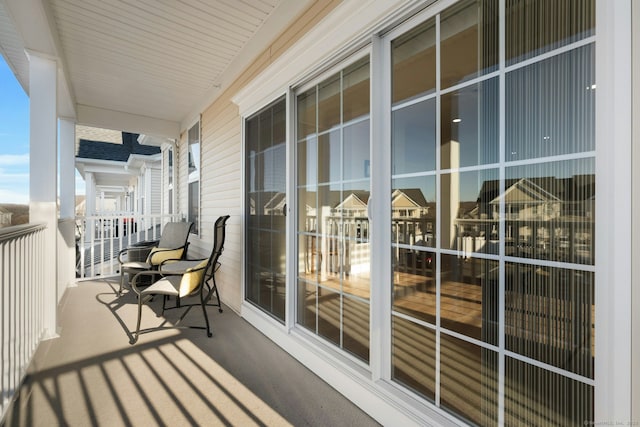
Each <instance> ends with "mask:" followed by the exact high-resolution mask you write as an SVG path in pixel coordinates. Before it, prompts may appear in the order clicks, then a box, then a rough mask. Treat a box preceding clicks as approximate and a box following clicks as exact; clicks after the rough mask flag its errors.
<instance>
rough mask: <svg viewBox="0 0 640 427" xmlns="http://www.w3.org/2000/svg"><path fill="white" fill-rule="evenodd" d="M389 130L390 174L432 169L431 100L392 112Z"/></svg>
mask: <svg viewBox="0 0 640 427" xmlns="http://www.w3.org/2000/svg"><path fill="white" fill-rule="evenodd" d="M391 127H392V136H391V156H392V165H391V170H392V172H393V173H394V174H404V173H412V172H423V171H432V170H435V168H436V100H435V98H433V99H428V100H426V101H422V102H420V103H417V104H414V105H411V106H409V107H404V108H401V109H398V110H396V111H394V112H393V113H392V115H391Z"/></svg>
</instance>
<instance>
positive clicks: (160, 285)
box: [140, 276, 181, 296]
mask: <svg viewBox="0 0 640 427" xmlns="http://www.w3.org/2000/svg"><path fill="white" fill-rule="evenodd" d="M180 279H181V277H180V276H167V277H163V278H162V279H160V280H158V281H157V282H154V283H153V284H152V285H151V286H149V287H148V288H146V289H143V290H142V291H141V292H140V294H141V295H152V294H160V295H169V296H178V289H179V288H180Z"/></svg>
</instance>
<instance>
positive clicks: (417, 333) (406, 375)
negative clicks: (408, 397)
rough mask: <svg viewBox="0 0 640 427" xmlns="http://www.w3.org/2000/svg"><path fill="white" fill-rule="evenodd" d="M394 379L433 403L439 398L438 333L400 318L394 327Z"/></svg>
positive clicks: (392, 356) (392, 342)
mask: <svg viewBox="0 0 640 427" xmlns="http://www.w3.org/2000/svg"><path fill="white" fill-rule="evenodd" d="M391 358H392V361H391V363H392V373H391V375H392V378H393V379H394V380H395V381H398V382H400V383H402V384H405V385H406V386H408V387H410V388H412V389H413V390H415V391H417V392H418V393H420V394H422V395H423V396H426V397H427V398H428V399H429V400H431V401H433V400H435V398H436V392H435V382H436V381H435V378H436V367H435V361H436V335H435V331H434V330H433V329H430V328H425V327H424V326H420V325H418V324H415V323H413V322H410V321H408V320H405V319H402V318H400V317H397V316H393V317H392V325H391Z"/></svg>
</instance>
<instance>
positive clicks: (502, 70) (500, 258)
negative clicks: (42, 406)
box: [387, 2, 595, 423]
mask: <svg viewBox="0 0 640 427" xmlns="http://www.w3.org/2000/svg"><path fill="white" fill-rule="evenodd" d="M505 21H506V17H505V5H504V2H500V20H499V26H500V42H499V44H500V47H499V49H500V61H499V64H498V65H499V69H498V71H495V72H491V73H488V74H486V75H481V76H480V77H476V78H475V79H472V80H468V81H464V82H463V83H460V84H457V85H454V86H452V87H449V88H446V89H445V90H442V89H441V87H440V81H441V79H440V46H441V40H440V31H441V29H440V15H436V16H435V26H436V45H435V48H436V88H435V92H431V93H427V94H426V95H423V96H419V97H416V98H410V99H408V100H406V101H401V102H399V103H397V104H394V105H393V106H392V107H391V111H392V112H396V111H402V110H403V109H405V108H408V107H410V106H413V105H416V104H419V103H421V102H424V101H426V100H430V99H435V100H436V120H435V125H436V130H435V141H436V144H435V155H436V169H435V170H434V171H424V172H414V173H399V174H396V173H394V172H392V177H391V178H392V180H396V179H404V178H416V177H425V176H435V178H436V189H435V194H436V206H441V205H442V194H441V191H442V185H441V178H442V175H445V174H449V173H453V172H456V173H457V172H467V171H482V170H492V169H497V170H498V173H499V184H500V194H505V191H506V185H505V182H506V179H507V178H506V171H507V169H508V168H510V167H515V166H521V165H527V166H530V165H532V164H541V165H542V164H551V163H555V162H559V161H562V160H579V159H595V151H593V150H592V151H586V152H576V153H570V154H562V155H552V156H546V157H539V158H530V159H524V160H515V161H508V160H507V159H506V153H505V145H506V131H505V122H506V112H505V101H506V95H505V94H506V87H505V80H506V77H507V75H508V74H509V73H510V72H513V71H514V70H518V69H520V68H523V67H526V66H530V65H533V64H537V63H541V62H542V61H545V60H547V59H550V58H555V57H558V56H559V55H561V54H563V53H568V52H574V51H575V50H576V49H578V48H580V47H583V46H592V45H593V44H595V37H593V36H591V37H587V38H585V39H582V40H578V41H576V42H573V43H570V44H567V45H564V46H561V47H559V48H557V49H554V50H551V51H548V52H544V53H542V54H540V55H538V56H535V57H533V58H529V59H526V60H524V61H522V62H518V63H515V64H510V65H509V66H508V67H507V66H506V61H505V54H504V51H505ZM387 47H390V45H389V44H387ZM495 77H498V78H499V108H500V112H499V150H500V153H499V162H498V163H491V164H486V165H484V164H482V165H475V166H468V167H459V168H450V169H440V167H441V165H440V159H441V152H440V148H441V134H440V130H441V129H440V128H441V117H440V112H441V104H440V99H441V97H442V96H443V95H445V94H447V93H451V92H454V91H456V90H459V89H462V88H466V87H469V86H472V85H474V84H477V83H479V82H482V81H488V80H490V79H492V78H495ZM505 213H506V210H505V200H504V197H503V198H502V200H501V201H500V205H499V218H500V220H499V222H498V225H499V236H500V247H499V252H498V253H497V254H480V253H474V254H473V257H474V258H479V259H492V260H495V261H497V262H498V263H499V269H500V272H501V273H500V278H499V298H500V301H499V316H500V317H499V342H498V345H492V344H490V343H486V342H484V341H482V340H477V339H474V338H472V337H468V336H465V335H463V334H460V333H457V332H455V331H451V330H448V329H447V328H444V327H442V325H441V314H442V312H441V310H442V306H441V293H442V288H441V281H442V275H441V268H442V262H441V258H442V255H456V254H457V253H458V251H455V250H449V249H443V248H442V242H441V238H442V236H441V233H440V230H441V224H442V222H441V221H442V216H441V209H440V208H438V209H437V210H436V224H437V226H436V246H435V247H429V248H428V249H425V248H421V247H420V248H416V247H414V246H411V245H406V244H402V243H395V242H391V243H392V248H393V249H394V250H396V249H398V248H399V249H417V250H418V251H420V252H428V253H433V254H435V257H436V260H437V263H436V272H435V279H436V280H435V283H436V312H437V316H436V318H435V322H434V323H432V322H428V321H424V320H421V319H417V318H415V317H413V316H410V315H407V314H405V313H403V312H401V311H397V310H396V309H392V315H393V317H394V318H401V319H404V320H407V321H410V322H413V323H416V324H418V325H421V326H423V327H426V328H429V329H432V330H434V331H435V334H436V345H435V348H436V354H435V356H436V374H435V403H436V405H438V406H439V405H440V403H441V394H440V393H441V384H440V379H441V378H440V366H441V365H440V364H441V339H440V337H441V335H440V334H441V332H445V333H446V334H447V335H448V336H453V337H455V338H457V339H459V340H462V341H466V342H469V343H472V344H474V345H477V346H478V347H481V348H485V349H488V350H492V351H495V352H496V353H497V354H498V357H499V362H498V363H499V367H498V373H499V375H498V377H499V384H498V388H499V395H498V412H499V413H498V414H497V416H498V419H497V420H498V421H499V422H500V423H504V411H505V401H504V397H505V396H504V395H505V384H504V381H505V375H504V374H505V359H506V358H507V357H510V358H513V359H516V360H519V361H521V362H525V363H527V364H529V365H531V366H534V367H537V368H541V369H543V370H545V371H548V372H553V373H554V374H557V375H560V376H563V377H566V378H569V379H571V380H574V381H577V382H578V383H582V384H585V385H587V386H591V387H593V386H594V380H593V379H592V378H589V377H586V376H583V375H579V374H576V373H574V372H571V371H567V370H563V369H560V368H558V367H555V366H553V365H549V364H546V363H544V362H541V361H539V360H537V359H533V358H530V357H527V356H525V355H522V354H518V353H514V352H512V351H509V350H508V349H506V347H505V346H506V343H505V339H504V337H505V300H504V298H505V290H506V283H505V282H506V281H505V268H506V265H507V264H509V263H521V264H527V265H531V266H538V267H547V268H556V269H557V268H562V269H564V270H569V271H580V272H582V271H584V272H595V265H592V264H576V263H571V262H564V261H554V260H543V259H529V258H521V257H518V256H508V255H507V254H506V251H505V237H506V233H507V230H506V225H505V224H506V221H505V218H506V217H505Z"/></svg>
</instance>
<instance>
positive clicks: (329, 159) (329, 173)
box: [317, 130, 342, 183]
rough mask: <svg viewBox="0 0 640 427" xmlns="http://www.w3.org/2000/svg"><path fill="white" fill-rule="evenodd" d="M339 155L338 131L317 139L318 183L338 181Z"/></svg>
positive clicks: (340, 156)
mask: <svg viewBox="0 0 640 427" xmlns="http://www.w3.org/2000/svg"><path fill="white" fill-rule="evenodd" d="M341 154H342V153H341V152H340V131H339V130H334V131H331V132H329V133H325V134H322V135H320V136H319V137H318V166H317V167H318V182H321V183H322V182H338V181H340V167H341V163H342V155H341Z"/></svg>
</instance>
